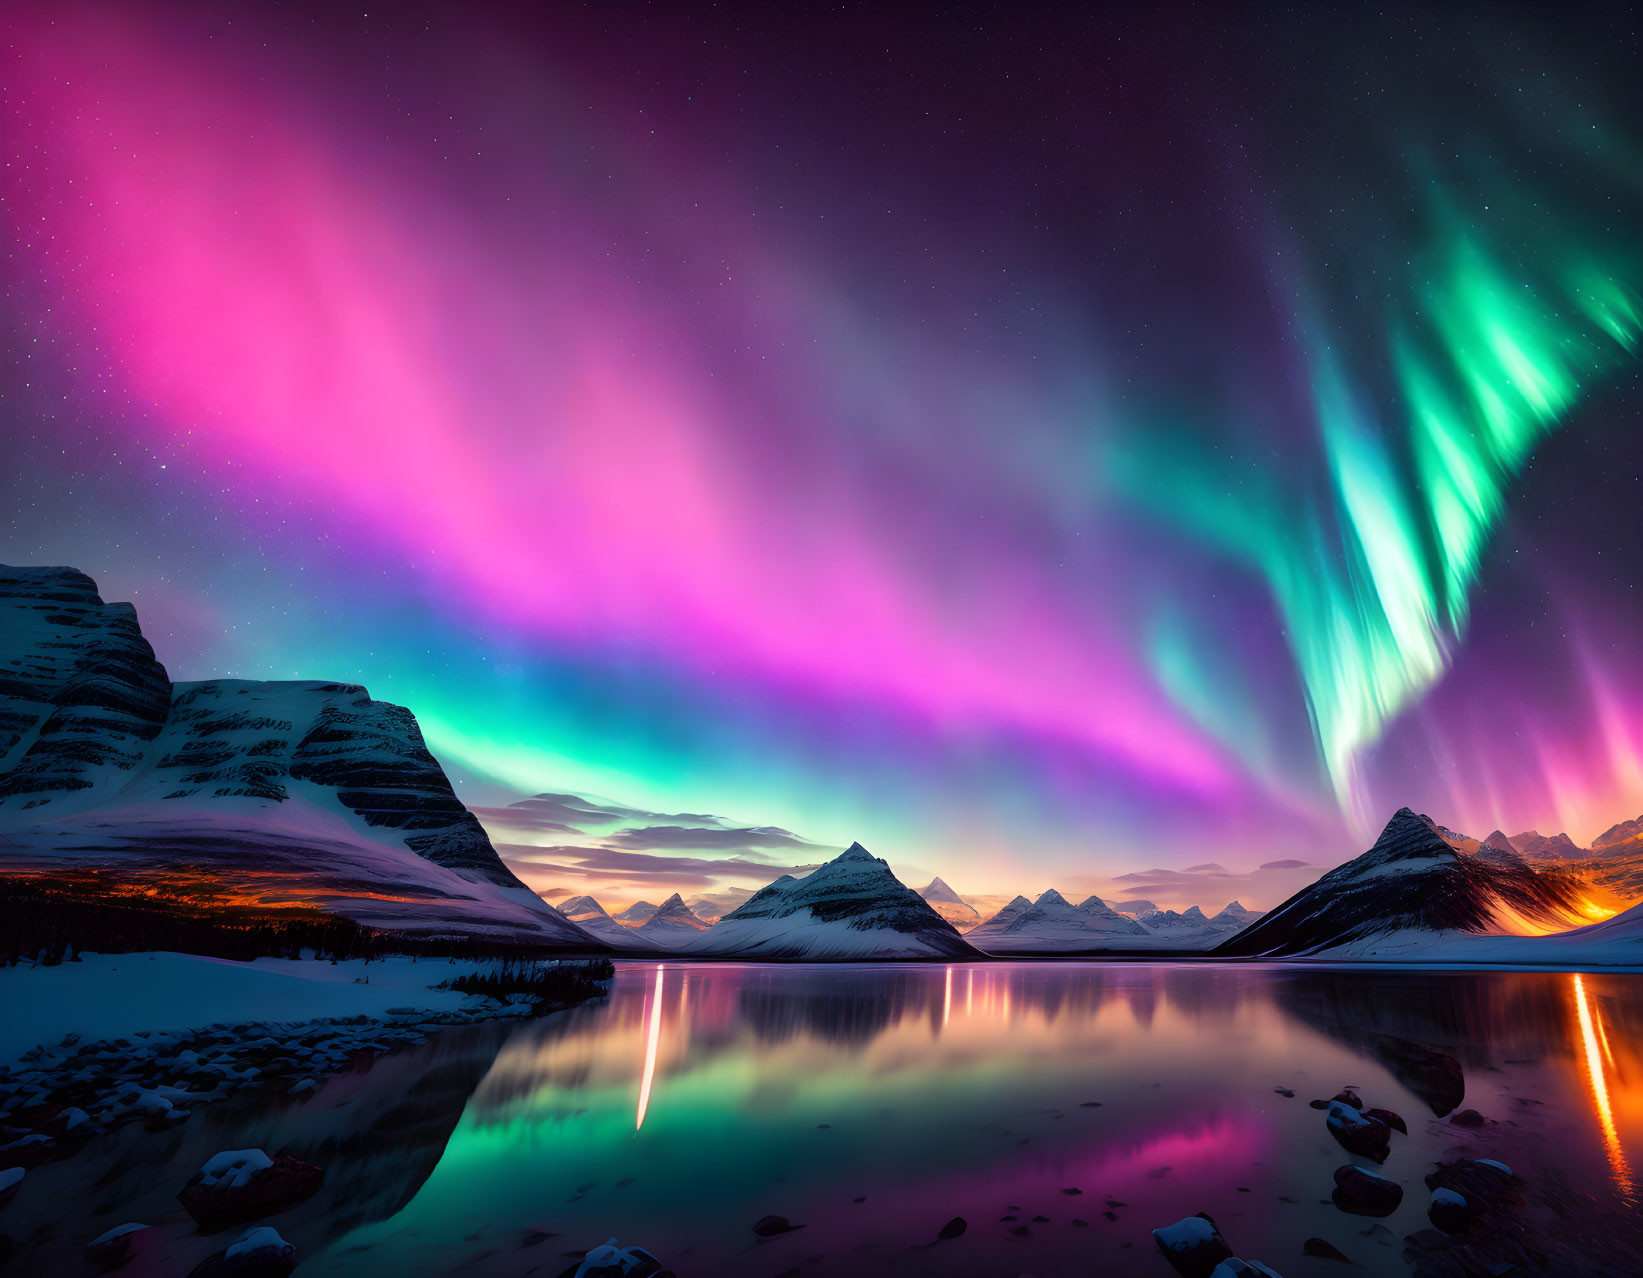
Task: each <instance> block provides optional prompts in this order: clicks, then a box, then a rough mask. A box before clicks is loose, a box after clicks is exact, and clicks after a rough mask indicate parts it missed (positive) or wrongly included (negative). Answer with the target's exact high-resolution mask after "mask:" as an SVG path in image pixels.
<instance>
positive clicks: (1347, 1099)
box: [1329, 1087, 1363, 1109]
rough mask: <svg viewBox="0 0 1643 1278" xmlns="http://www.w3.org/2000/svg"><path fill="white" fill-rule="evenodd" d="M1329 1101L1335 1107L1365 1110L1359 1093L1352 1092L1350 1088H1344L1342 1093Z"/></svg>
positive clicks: (1337, 1093)
mask: <svg viewBox="0 0 1643 1278" xmlns="http://www.w3.org/2000/svg"><path fill="white" fill-rule="evenodd" d="M1329 1100H1330V1103H1331V1104H1334V1105H1350V1106H1352V1108H1353V1109H1362V1108H1363V1101H1361V1100H1360V1099H1358V1093H1357V1092H1354V1091H1352V1090H1351V1089H1350V1088H1344V1087H1343V1088H1342V1089H1341V1090H1340V1091H1338V1092H1336V1093H1335V1094H1334V1095H1333V1096H1331V1097H1330V1098H1329Z"/></svg>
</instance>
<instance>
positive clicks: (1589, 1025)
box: [1574, 972, 1632, 1199]
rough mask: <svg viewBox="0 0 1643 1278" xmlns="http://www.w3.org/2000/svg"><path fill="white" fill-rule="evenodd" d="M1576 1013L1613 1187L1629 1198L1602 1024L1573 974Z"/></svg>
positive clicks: (1628, 1172) (1628, 1168)
mask: <svg viewBox="0 0 1643 1278" xmlns="http://www.w3.org/2000/svg"><path fill="white" fill-rule="evenodd" d="M1574 983H1575V1011H1576V1013H1577V1014H1578V1015H1579V1017H1580V1037H1581V1039H1582V1041H1583V1043H1584V1045H1585V1048H1586V1078H1587V1082H1588V1083H1589V1084H1590V1085H1591V1089H1592V1097H1593V1099H1594V1100H1596V1102H1597V1117H1598V1122H1599V1123H1601V1124H1602V1127H1603V1148H1604V1151H1605V1152H1606V1153H1607V1154H1608V1156H1609V1167H1610V1169H1611V1170H1612V1171H1613V1172H1614V1180H1615V1185H1616V1186H1617V1187H1618V1188H1619V1190H1620V1194H1621V1197H1623V1198H1627V1199H1629V1198H1631V1196H1632V1169H1631V1165H1630V1164H1629V1163H1627V1161H1626V1151H1625V1150H1623V1149H1621V1147H1620V1132H1619V1131H1618V1130H1617V1129H1616V1127H1615V1122H1614V1106H1613V1105H1612V1104H1611V1103H1610V1101H1609V1082H1608V1079H1607V1077H1605V1075H1604V1072H1603V1066H1604V1060H1603V1055H1604V1053H1603V1047H1602V1044H1601V1040H1605V1039H1606V1038H1607V1035H1605V1034H1604V1033H1603V1028H1602V1022H1601V1021H1600V1020H1599V1019H1598V1018H1597V1014H1596V1013H1595V1012H1594V1011H1593V1010H1592V1007H1591V1005H1590V1004H1589V1003H1588V1002H1587V1000H1586V987H1585V985H1583V984H1582V983H1581V980H1580V974H1579V973H1578V972H1576V973H1574Z"/></svg>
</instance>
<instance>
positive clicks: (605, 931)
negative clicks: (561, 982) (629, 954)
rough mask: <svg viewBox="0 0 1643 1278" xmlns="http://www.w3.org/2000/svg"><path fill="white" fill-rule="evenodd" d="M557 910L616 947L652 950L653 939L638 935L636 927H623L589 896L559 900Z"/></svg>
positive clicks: (583, 928) (580, 926)
mask: <svg viewBox="0 0 1643 1278" xmlns="http://www.w3.org/2000/svg"><path fill="white" fill-rule="evenodd" d="M557 908H558V910H559V912H560V913H561V914H563V915H564V916H565V917H566V918H567V919H569V920H570V921H571V922H572V923H574V924H576V926H577V927H579V928H581V929H582V930H583V931H584V932H588V933H590V934H592V935H593V936H596V937H598V938H599V939H600V940H601V941H604V942H605V943H606V944H607V945H611V946H614V947H615V948H617V949H628V950H653V949H655V948H656V944H655V942H654V941H650V940H648V939H646V938H645V937H643V936H640V935H639V929H638V928H632V927H623V926H622V925H621V924H620V923H618V922H617V921H616V920H615V919H613V918H611V916H610V915H609V914H607V913H606V912H605V907H604V906H602V905H600V904H599V902H598V901H596V900H594V899H593V898H592V897H591V896H572V897H567V898H566V899H565V900H563V901H561V902H559V905H558V907H557Z"/></svg>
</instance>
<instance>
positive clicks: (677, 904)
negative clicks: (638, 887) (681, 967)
mask: <svg viewBox="0 0 1643 1278" xmlns="http://www.w3.org/2000/svg"><path fill="white" fill-rule="evenodd" d="M616 926H618V927H620V926H621V924H620V923H618V924H617V925H616ZM633 931H634V935H636V936H638V937H639V938H640V939H641V940H642V941H644V942H646V943H647V944H650V945H656V946H660V947H661V948H662V949H669V950H671V949H677V948H678V947H679V946H681V945H685V944H688V943H689V942H691V941H694V940H695V939H696V938H697V937H698V936H700V935H701V934H702V933H703V932H705V931H707V924H706V923H704V922H702V920H701V919H699V918H697V917H696V916H695V915H694V914H692V913H691V912H690V907H689V906H688V905H686V904H685V902H684V898H683V897H681V896H680V895H679V894H678V893H677V892H675V893H674V894H673V895H672V896H670V897H668V899H667V900H665V901H663V902H662V903H661V905H659V906H657V908H656V913H654V914H652V915H651V916H650V917H649V918H648V919H646V920H645V921H644V922H643V923H642V924H640V925H639V926H638V927H636V928H634V929H633Z"/></svg>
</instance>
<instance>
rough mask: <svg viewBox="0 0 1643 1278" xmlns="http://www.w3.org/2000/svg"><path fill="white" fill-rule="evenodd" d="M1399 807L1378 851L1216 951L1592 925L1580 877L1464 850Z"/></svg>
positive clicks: (1352, 947)
mask: <svg viewBox="0 0 1643 1278" xmlns="http://www.w3.org/2000/svg"><path fill="white" fill-rule="evenodd" d="M1459 837H1460V836H1454V835H1452V834H1451V835H1450V836H1449V837H1445V832H1444V831H1443V828H1442V827H1441V826H1439V825H1437V824H1436V823H1435V822H1434V821H1433V820H1432V819H1431V818H1430V817H1427V816H1421V815H1419V814H1417V813H1415V812H1412V811H1410V810H1409V809H1408V808H1400V809H1399V810H1398V812H1397V814H1396V815H1395V816H1394V817H1393V818H1392V819H1391V820H1390V821H1389V822H1387V825H1386V828H1385V829H1384V830H1383V831H1382V832H1381V836H1380V838H1379V839H1377V840H1376V841H1375V846H1374V847H1372V848H1370V849H1369V851H1367V852H1365V853H1364V854H1363V855H1362V856H1360V857H1357V858H1355V859H1354V860H1351V861H1348V862H1347V863H1346V864H1345V865H1342V866H1340V867H1338V868H1336V869H1334V870H1331V871H1330V872H1329V873H1328V874H1326V875H1324V876H1323V877H1322V878H1321V879H1319V880H1318V881H1317V882H1316V883H1314V884H1313V885H1312V886H1310V887H1308V888H1305V889H1303V890H1302V891H1300V892H1298V893H1296V894H1295V895H1294V896H1292V897H1290V898H1289V900H1287V901H1285V902H1284V903H1283V904H1282V905H1280V906H1279V907H1278V908H1277V909H1275V910H1272V911H1271V912H1270V913H1268V914H1267V915H1265V916H1264V917H1263V918H1261V919H1260V920H1258V921H1257V922H1255V923H1253V924H1251V925H1250V926H1249V927H1248V928H1246V929H1245V930H1244V931H1242V932H1240V933H1239V934H1238V935H1237V936H1235V937H1234V938H1232V939H1231V940H1229V941H1227V942H1226V943H1224V944H1222V945H1221V946H1220V947H1219V948H1218V949H1217V950H1216V951H1215V952H1216V953H1218V954H1228V955H1282V954H1314V953H1319V952H1321V951H1328V952H1330V953H1333V954H1337V955H1342V956H1344V955H1347V954H1350V955H1359V954H1364V955H1372V954H1378V953H1380V952H1381V951H1382V950H1384V949H1387V948H1389V947H1391V948H1402V947H1406V946H1407V945H1408V944H1409V943H1411V938H1416V939H1420V938H1430V937H1431V936H1434V935H1437V934H1450V933H1452V934H1469V933H1470V934H1480V933H1490V932H1496V933H1501V932H1505V933H1520V934H1521V933H1530V932H1548V931H1562V930H1564V929H1567V928H1572V927H1577V926H1579V925H1581V924H1583V923H1586V922H1587V921H1588V915H1586V914H1585V913H1583V909H1584V907H1585V905H1586V901H1585V898H1584V896H1583V889H1582V886H1581V884H1580V882H1579V880H1577V879H1576V878H1574V877H1573V876H1571V875H1568V874H1565V873H1562V872H1560V871H1555V870H1539V871H1537V870H1535V869H1533V868H1531V867H1530V866H1528V865H1526V864H1523V863H1522V862H1521V861H1519V862H1517V863H1515V864H1514V863H1508V862H1506V861H1505V860H1504V859H1502V858H1497V857H1496V856H1495V855H1493V854H1492V853H1491V854H1490V855H1487V856H1476V855H1472V854H1470V853H1467V852H1465V851H1462V850H1460V849H1458V848H1457V847H1455V845H1454V843H1455V841H1456V840H1457V839H1458V838H1459Z"/></svg>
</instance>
